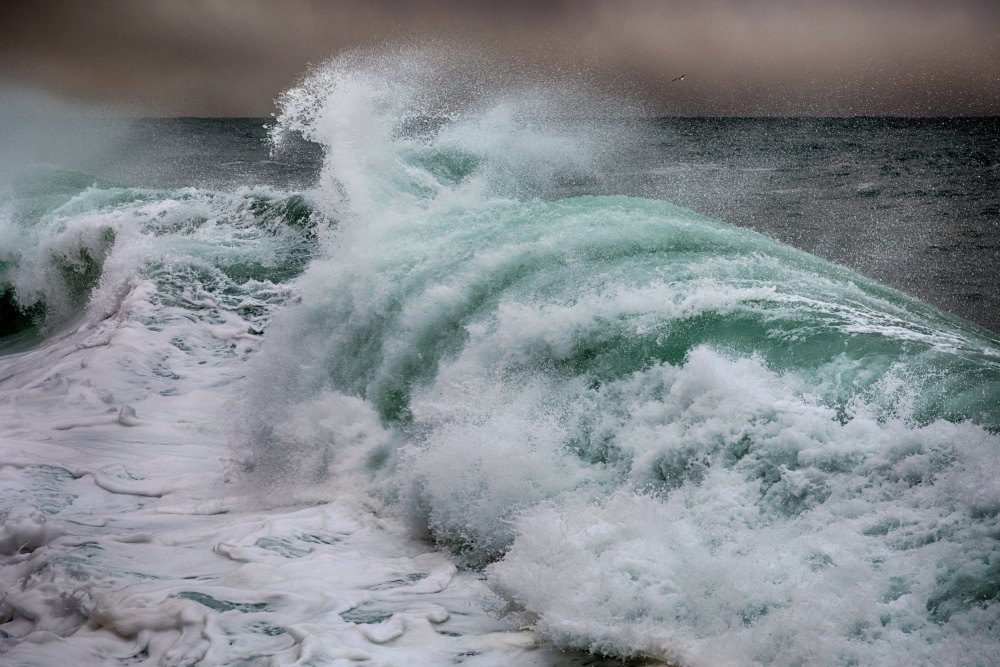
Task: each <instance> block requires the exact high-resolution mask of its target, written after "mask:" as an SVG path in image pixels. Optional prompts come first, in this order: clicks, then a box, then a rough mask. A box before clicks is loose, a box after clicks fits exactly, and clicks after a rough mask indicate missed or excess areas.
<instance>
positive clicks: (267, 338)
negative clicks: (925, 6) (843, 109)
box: [0, 48, 1000, 667]
mask: <svg viewBox="0 0 1000 667" xmlns="http://www.w3.org/2000/svg"><path fill="white" fill-rule="evenodd" d="M516 74H517V73H516V72H513V71H511V70H509V69H503V68H502V67H499V66H496V65H495V64H493V63H490V62H489V59H488V58H486V57H485V56H482V55H478V56H477V55H469V54H467V53H462V52H461V51H457V50H456V51H451V52H448V51H446V50H442V49H435V48H430V49H426V50H423V51H416V52H413V51H406V50H405V49H399V50H384V51H378V52H370V53H355V54H350V55H346V56H343V57H341V58H338V59H335V60H333V61H331V62H330V63H327V64H326V65H324V66H321V67H319V68H317V69H316V70H314V71H313V72H312V73H311V74H310V75H308V76H307V77H306V78H305V79H304V80H303V81H302V83H301V84H300V85H299V86H298V87H296V88H294V89H292V90H290V91H288V92H286V93H285V94H284V95H283V96H282V98H281V100H280V107H281V113H280V114H279V115H278V117H277V119H276V120H275V121H273V122H272V123H271V129H270V141H271V142H272V143H273V151H272V152H271V154H270V155H268V154H267V153H266V152H264V153H263V154H262V155H261V156H260V157H259V159H258V158H254V160H251V159H249V157H248V156H257V155H259V151H262V150H264V148H266V145H265V144H263V143H261V141H262V140H263V139H264V137H263V129H262V128H258V129H257V130H256V131H257V132H258V135H254V134H252V133H251V134H249V135H246V134H245V135H242V140H243V141H245V142H246V143H245V144H240V145H239V146H238V147H236V148H233V147H231V146H229V145H228V144H227V145H226V146H225V147H222V148H219V149H218V151H220V152H224V151H230V152H231V153H233V155H231V157H232V162H233V165H235V166H233V167H232V169H231V170H230V171H229V172H226V174H227V176H226V177H225V178H215V175H216V174H218V173H221V171H219V170H220V169H221V168H219V167H217V166H216V165H213V164H208V162H207V161H202V162H198V161H197V160H195V159H194V158H191V162H192V164H190V165H185V164H184V159H183V157H184V156H185V155H187V154H188V153H189V152H192V153H193V151H194V149H193V148H191V147H190V146H187V145H186V144H185V145H184V146H185V147H183V148H176V146H174V145H173V144H171V146H174V148H170V149H169V151H174V152H169V151H167V149H164V150H165V151H166V152H165V153H164V155H163V156H157V155H154V156H153V157H154V158H158V157H159V158H162V161H163V162H164V163H165V164H166V163H170V164H166V166H165V167H164V169H165V170H166V171H164V172H157V171H156V169H153V168H151V167H149V164H146V167H145V168H144V169H135V170H133V169H131V168H129V169H123V168H120V167H119V168H108V167H104V168H102V169H95V171H98V172H100V173H101V174H102V176H101V177H95V176H94V175H90V174H89V173H88V172H86V170H74V169H70V168H68V167H66V166H65V165H60V166H53V165H49V166H44V165H43V166H38V165H36V166H34V167H32V168H31V169H26V170H25V169H18V170H15V171H16V172H17V173H16V174H15V175H14V176H11V177H9V178H8V179H7V180H8V181H9V183H8V184H6V185H5V186H4V190H2V191H0V298H2V301H0V336H2V338H0V454H2V455H0V491H2V494H0V512H2V514H0V518H2V520H0V580H2V582H3V591H4V597H3V598H2V601H0V651H4V654H3V655H2V656H0V661H4V660H6V661H9V662H10V663H11V664H18V665H47V664H58V663H59V662H73V663H74V664H147V665H192V664H206V665H207V664H211V665H290V664H295V665H303V666H305V665H321V664H322V665H325V664H342V663H343V664H346V663H347V662H348V661H354V662H359V663H360V664H369V663H370V664H391V665H397V664H398V665H410V664H428V665H438V664H441V665H444V664H457V663H461V664H468V665H510V664H518V665H522V664H523V665H579V664H601V662H600V660H599V658H592V657H590V656H588V655H586V652H591V653H595V654H598V655H604V656H612V661H611V662H610V663H609V664H621V662H620V658H635V659H636V661H635V664H647V663H648V664H663V663H668V664H674V665H683V666H686V667H696V666H702V665H704V666H715V665H914V664H962V665H991V664H996V663H997V662H998V661H1000V641H998V639H997V637H998V634H997V630H998V627H1000V618H998V611H1000V605H998V603H997V599H998V596H1000V526H998V521H1000V519H998V517H1000V479H998V473H997V471H998V470H1000V436H998V430H1000V340H998V339H997V337H996V335H995V334H993V333H990V332H988V331H986V330H984V329H981V328H979V327H977V326H975V325H973V324H971V323H969V322H967V321H965V320H962V319H959V318H957V317H955V316H952V315H949V314H947V313H944V312H942V311H940V310H937V309H935V308H933V307H931V306H929V305H926V304H924V303H922V302H920V301H917V300H915V299H913V298H910V297H907V296H905V295H903V294H901V293H900V292H897V291H895V290H893V289H891V288H889V287H886V286H884V285H881V284H879V283H877V282H875V281H873V280H870V279H867V278H864V277H862V276H860V275H858V274H856V273H854V272H852V271H850V270H848V269H846V268H843V267H840V266H837V265H834V264H831V263H829V262H826V261H824V260H822V259H819V258H817V257H815V256H813V255H810V254H808V253H806V252H803V251H800V250H796V249H794V248H791V247H789V246H786V245H782V244H780V243H778V242H776V241H773V240H771V239H769V238H767V237H764V236H762V235H760V234H757V233H755V232H753V231H749V230H746V229H741V228H738V227H734V226H731V225H728V224H726V223H724V222H720V221H717V220H713V219H710V218H707V217H705V216H702V215H699V214H698V213H695V212H693V211H691V210H688V209H685V208H680V207H678V206H674V205H672V204H670V203H667V202H665V201H659V200H654V199H645V198H640V197H629V196H624V195H622V194H620V193H621V192H623V191H628V188H625V187H622V178H623V174H626V175H627V173H628V170H629V169H631V168H632V167H631V166H630V165H632V163H633V162H634V161H635V159H637V158H636V155H639V154H640V153H641V151H642V150H643V148H642V147H643V146H644V145H646V144H648V142H649V137H648V136H646V135H644V134H643V132H644V131H645V130H643V126H642V124H641V123H638V122H635V121H634V120H630V119H633V118H634V117H635V116H636V115H637V114H640V113H641V109H640V108H638V107H629V106H627V105H623V104H620V103H617V102H614V103H612V102H608V101H607V100H606V99H602V98H601V97H600V96H598V95H594V94H592V93H588V92H586V91H585V90H584V89H583V88H581V87H577V86H574V85H572V84H571V83H567V82H566V81H562V82H558V83H555V84H553V83H545V82H544V77H535V78H534V80H533V81H532V82H529V83H527V84H524V85H521V86H519V87H518V86H514V85H508V84H509V83H510V82H511V81H513V80H514V79H516V78H517V77H516V76H515V75H516ZM529 78H530V77H529ZM488 82H489V83H488ZM498 82H499V83H498ZM225 122H226V121H219V122H218V123H216V124H215V125H213V121H193V120H187V121H177V122H176V123H168V122H166V121H164V122H163V123H162V124H155V123H154V124H153V125H150V126H149V127H152V128H153V129H151V130H148V131H150V132H151V133H152V134H151V136H153V137H164V136H166V137H174V138H176V137H182V136H183V137H196V138H197V141H198V142H200V141H205V142H210V141H213V139H212V137H217V136H223V134H222V133H221V131H220V130H219V128H221V127H224V124H225ZM154 126H155V127H154ZM240 127H243V126H240ZM178 128H181V129H180V130H179V129H178ZM174 133H176V136H175V134H174ZM185 133H186V134H185ZM213 133H214V134H213ZM227 136H228V135H227ZM302 138H304V139H305V140H306V142H308V143H305V144H303V143H302ZM177 141H178V142H181V139H177ZM227 141H228V139H227ZM181 143H182V142H181ZM147 144H148V145H152V144H151V143H149V142H144V145H145V146H146V147H145V148H144V150H146V151H149V150H150V149H149V148H148V145H147ZM196 144H197V142H195V141H194V140H192V146H193V145H196ZM125 145H126V146H127V145H129V144H128V142H125ZM177 145H181V144H177ZM315 145H319V146H321V147H322V156H321V157H320V158H319V162H318V164H317V168H316V170H315V172H313V171H310V170H309V169H308V168H306V167H303V164H306V163H309V162H310V161H311V160H316V159H317V153H316V151H315V150H314V147H315ZM308 146H313V148H312V149H310V148H308ZM262 147H263V148H262ZM134 148H135V147H134V146H133V149H134ZM133 149H130V151H131V152H133V153H134V150H133ZM300 150H301V151H305V152H304V153H297V152H296V151H300ZM255 151H257V152H255ZM167 155H169V156H170V157H169V159H167ZM227 155H228V153H227ZM640 157H641V156H640ZM132 159H136V158H135V157H134V155H133V158H132ZM255 160H256V161H257V162H260V163H261V164H260V166H259V167H257V168H254V167H253V163H254V161H255ZM49 161H50V162H55V163H57V164H58V160H55V159H51V160H49ZM154 162H155V160H154ZM125 163H127V160H126V162H125ZM129 164H131V163H129ZM178 165H180V166H178ZM167 167H169V169H168V168H167ZM80 169H82V168H80ZM244 169H247V170H248V171H247V172H244V171H242V170H244ZM255 169H256V170H255ZM8 171H10V170H8V169H5V170H3V172H2V173H4V174H6V173H7V172H8ZM126 172H127V173H126ZM150 174H153V175H154V176H156V177H155V178H154V177H152V176H149V175H150ZM192 174H194V176H192ZM313 179H314V180H313ZM269 180H273V181H276V182H273V183H270V184H269ZM143 181H148V182H143ZM304 181H308V184H305V183H304ZM616 193H617V194H616ZM5 664H6V663H5Z"/></svg>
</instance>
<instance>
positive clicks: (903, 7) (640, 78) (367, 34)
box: [0, 0, 1000, 116]
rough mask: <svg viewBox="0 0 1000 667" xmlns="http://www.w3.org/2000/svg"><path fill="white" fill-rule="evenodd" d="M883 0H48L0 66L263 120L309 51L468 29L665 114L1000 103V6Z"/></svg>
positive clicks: (946, 111) (151, 103) (90, 91)
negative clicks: (366, 0)
mask: <svg viewBox="0 0 1000 667" xmlns="http://www.w3.org/2000/svg"><path fill="white" fill-rule="evenodd" d="M872 5H873V3H861V2H810V1H801V2H791V1H789V2H779V1H778V0H761V1H757V2H738V3H737V2H722V1H717V2H669V1H667V2H652V1H648V2H640V1H632V2H611V1H599V0H592V1H579V2H573V1H571V0H559V1H550V2H529V1H527V0H524V1H521V2H509V3H502V4H501V3H487V2H458V1H457V0H455V1H453V2H450V1H446V0H423V1H417V2H403V1H402V0H399V1H384V2H375V3H362V2H322V1H320V0H286V1H283V2H270V1H266V0H239V1H236V0H187V1H183V0H181V1H177V0H148V1H147V2H141V3H140V2H129V1H125V0H95V1H94V2H88V3H79V2H72V1H70V0H36V1H35V2H30V3H29V2H20V3H15V4H14V5H13V7H11V8H10V9H8V10H6V16H5V17H4V20H3V21H0V72H3V74H4V75H5V76H6V77H7V78H9V79H13V80H15V81H18V82H20V83H22V84H27V85H32V86H37V87H42V88H45V89H48V90H52V91H55V92H58V93H60V94H64V95H70V96H75V97H81V98H86V99H91V100H98V101H101V102H104V103H113V104H117V105H119V106H120V107H124V108H126V109H128V110H130V111H131V112H133V113H138V114H148V113H152V114H164V115H225V116H235V115H267V114H268V113H270V112H271V111H272V110H273V104H272V100H273V99H274V98H275V97H276V96H277V95H278V93H279V92H280V91H281V90H283V89H285V88H287V87H289V86H290V85H291V84H292V83H293V82H294V81H295V79H296V78H297V77H299V76H300V75H301V74H302V73H303V72H304V71H305V69H306V68H307V67H308V66H309V64H310V63H317V62H320V61H322V60H324V59H325V58H327V57H329V56H330V55H332V54H335V53H337V52H340V51H342V50H344V49H349V48H355V47H359V46H365V45H372V44H378V43H380V42H383V41H387V40H388V41H401V40H402V41H406V40H410V41H420V40H425V39H428V38H432V37H433V38H438V39H450V38H458V39H461V40H464V41H465V42H466V43H473V44H480V45H482V46H483V47H484V48H488V49H491V50H492V51H493V52H495V54H496V58H498V59H504V60H518V61H523V62H525V63H527V64H528V65H529V66H530V67H533V68H539V67H541V68H551V69H559V70H562V71H566V70H571V71H573V70H583V71H586V72H587V73H588V76H590V77H592V78H593V79H594V81H595V83H597V84H598V85H608V86H618V87H627V88H629V89H630V90H632V91H633V92H634V93H636V94H638V95H640V96H642V97H644V98H645V99H646V101H647V103H648V105H649V108H650V110H651V111H652V112H654V113H663V114H684V115H852V114H872V115H881V114H893V115H1000V9H998V8H995V7H994V6H993V4H992V3H987V2H974V1H966V2H961V1H959V2H937V3H935V2H920V1H911V2H888V3H879V4H878V5H877V6H872ZM679 74H687V75H688V76H687V78H686V79H685V81H683V82H681V83H678V84H671V83H670V80H671V79H672V78H673V77H675V76H677V75H679Z"/></svg>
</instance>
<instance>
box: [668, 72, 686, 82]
mask: <svg viewBox="0 0 1000 667" xmlns="http://www.w3.org/2000/svg"><path fill="white" fill-rule="evenodd" d="M686 76H687V74H681V75H680V76H679V77H677V78H676V79H672V80H671V81H670V83H673V82H674V81H683V80H684V77H686Z"/></svg>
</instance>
